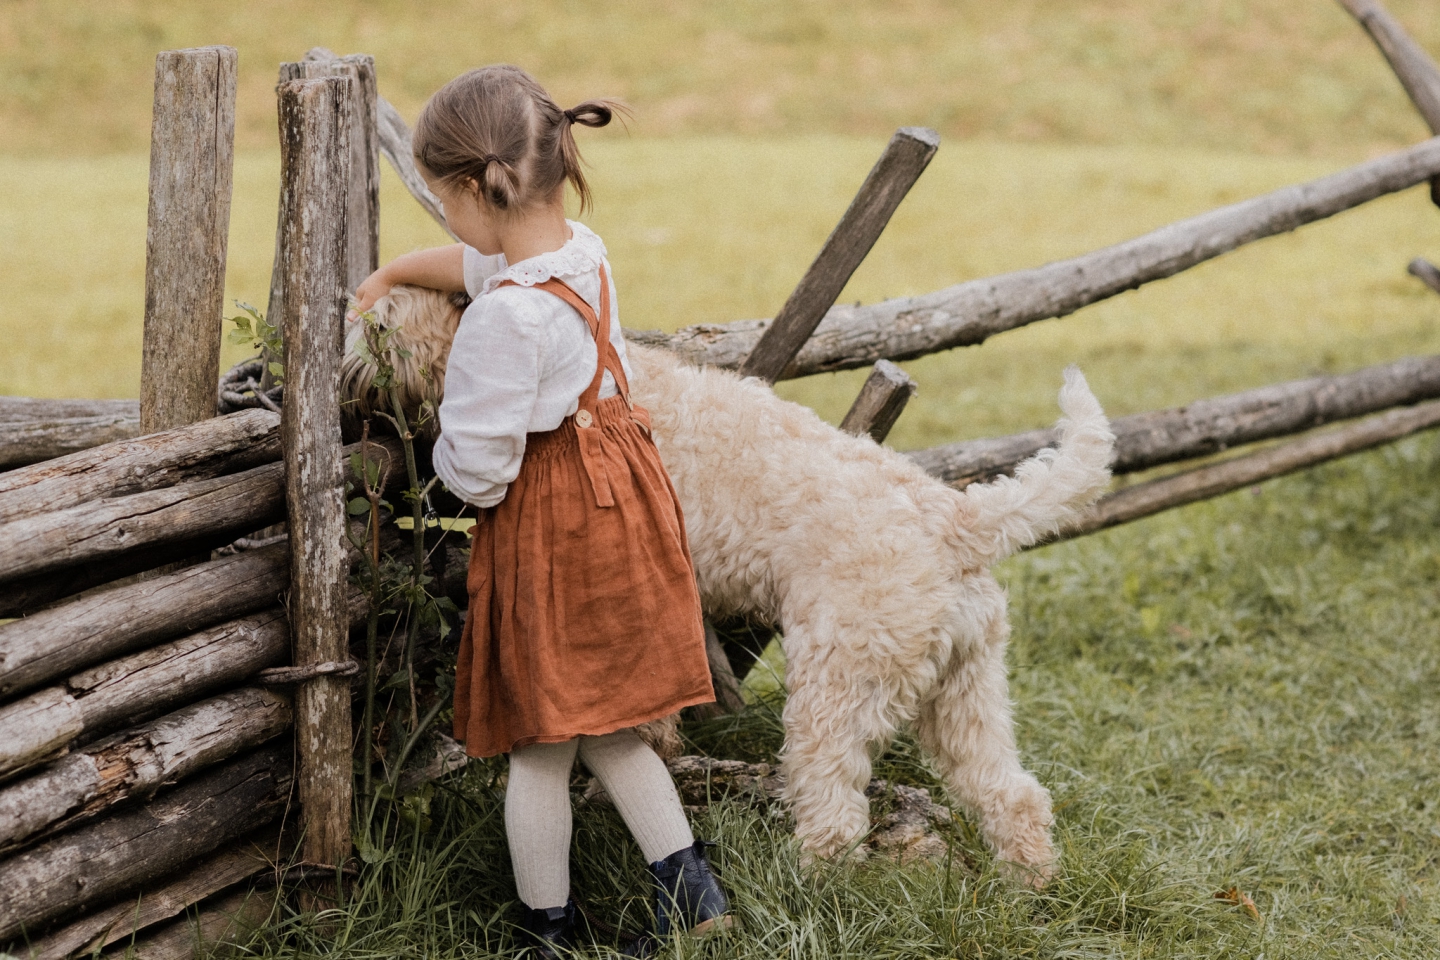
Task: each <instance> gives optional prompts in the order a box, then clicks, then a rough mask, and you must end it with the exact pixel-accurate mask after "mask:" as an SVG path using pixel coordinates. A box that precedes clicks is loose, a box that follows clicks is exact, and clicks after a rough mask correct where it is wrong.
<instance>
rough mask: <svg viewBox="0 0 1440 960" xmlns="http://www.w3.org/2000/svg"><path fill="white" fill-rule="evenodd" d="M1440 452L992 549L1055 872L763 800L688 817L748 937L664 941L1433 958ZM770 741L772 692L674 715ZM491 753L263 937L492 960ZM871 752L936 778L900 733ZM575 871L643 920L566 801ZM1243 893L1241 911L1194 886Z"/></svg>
mask: <svg viewBox="0 0 1440 960" xmlns="http://www.w3.org/2000/svg"><path fill="white" fill-rule="evenodd" d="M1437 490H1440V445H1437V441H1436V438H1434V437H1423V438H1417V439H1413V440H1410V441H1406V442H1405V443H1402V444H1400V445H1398V446H1395V447H1392V448H1389V449H1385V450H1382V451H1377V452H1373V453H1368V454H1365V455H1362V456H1359V457H1355V458H1352V459H1349V460H1346V461H1343V462H1340V463H1337V464H1332V465H1329V466H1326V467H1323V468H1320V469H1318V470H1314V471H1311V472H1309V473H1307V474H1304V475H1301V476H1296V477H1291V478H1287V479H1284V480H1280V481H1277V482H1274V483H1271V484H1268V485H1266V486H1264V487H1262V488H1258V489H1257V490H1254V491H1244V492H1241V493H1238V494H1233V495H1231V496H1228V497H1225V498H1222V499H1220V500H1217V501H1213V502H1210V503H1206V504H1203V505H1199V506H1196V507H1191V508H1189V509H1186V510H1184V511H1179V512H1176V513H1171V514H1166V515H1162V516H1160V517H1157V518H1154V519H1151V520H1149V521H1146V522H1144V523H1141V524H1135V525H1133V526H1129V527H1124V528H1120V529H1117V530H1114V531H1110V532H1107V533H1105V534H1102V535H1099V536H1095V537H1090V538H1087V539H1084V540H1080V541H1075V542H1071V543H1066V544H1061V545H1057V546H1053V547H1049V548H1045V549H1043V550H1040V551H1036V552H1034V553H1030V554H1026V555H1024V556H1022V557H1018V558H1015V559H1012V560H1010V561H1008V562H1006V563H1005V564H1004V565H1003V566H1002V567H1001V568H1000V571H999V574H1000V576H1001V578H1002V580H1004V581H1005V582H1006V583H1007V585H1008V586H1009V588H1010V591H1011V596H1012V619H1013V622H1014V628H1015V634H1014V641H1013V647H1012V651H1011V658H1012V663H1013V674H1014V681H1013V683H1014V685H1013V694H1014V697H1015V700H1016V701H1017V718H1018V736H1019V742H1020V744H1021V749H1022V753H1023V754H1024V757H1025V761H1026V763H1027V764H1028V765H1029V766H1030V767H1031V768H1032V769H1034V770H1035V771H1036V772H1037V774H1038V775H1039V776H1040V778H1041V779H1042V781H1043V782H1045V783H1046V784H1047V785H1048V786H1049V787H1050V789H1051V790H1052V791H1053V793H1054V797H1055V809H1056V816H1057V823H1056V829H1055V832H1056V838H1057V841H1058V846H1059V848H1060V850H1061V855H1062V863H1061V870H1060V875H1059V877H1058V878H1057V880H1056V881H1055V882H1054V883H1053V884H1052V885H1051V886H1050V887H1049V888H1047V889H1046V890H1044V891H1042V892H1039V893H1032V892H1029V891H1023V890H1019V889H1016V888H1015V887H1013V886H1010V885H1008V884H1006V883H1004V882H1002V881H1001V880H999V879H998V878H997V876H996V873H995V869H994V864H993V863H992V862H991V860H990V859H989V857H988V855H987V853H986V851H985V849H984V846H983V844H982V843H981V842H980V841H979V839H978V837H977V836H976V833H975V831H974V829H973V827H972V826H971V825H969V824H968V823H967V822H965V821H963V820H962V821H960V822H959V823H958V825H957V828H956V830H955V832H954V835H953V837H952V844H953V855H952V858H951V860H950V861H949V863H946V864H937V865H934V866H929V865H919V866H912V867H907V868H897V867H895V866H894V865H892V864H889V863H885V862H872V863H869V864H866V865H862V866H858V867H844V868H830V867H825V868H821V869H818V870H816V871H813V872H807V871H804V870H802V869H800V868H799V866H798V861H797V856H796V849H795V845H794V842H793V840H792V838H791V837H790V836H789V835H788V833H787V824H786V822H785V821H784V820H783V819H782V818H779V817H775V816H771V817H765V816H759V815H756V814H754V813H751V812H749V811H748V810H745V809H742V808H737V807H735V806H730V805H724V804H719V805H716V806H714V807H712V808H711V809H710V810H709V812H708V813H706V814H704V815H703V816H702V817H701V818H700V820H699V822H698V824H697V829H698V831H699V832H700V834H701V835H704V836H707V837H712V838H716V839H718V840H719V841H720V843H721V846H720V847H719V850H718V853H717V860H718V862H719V864H720V867H721V869H722V871H723V877H724V882H725V883H726V885H727V887H728V888H729V889H730V890H731V892H732V893H733V895H734V899H735V903H736V908H737V912H738V914H739V916H740V918H741V920H742V930H741V932H739V933H738V934H737V935H735V936H733V937H731V938H729V939H728V940H725V941H720V942H712V943H711V944H709V945H707V946H705V947H703V948H695V947H692V946H686V947H685V948H683V949H681V950H680V951H679V955H683V956H707V957H717V958H719V957H736V958H742V957H743V958H752V957H753V958H774V957H795V958H801V957H807V958H808V957H866V958H892V957H894V958H901V957H918V956H927V957H928V956H937V957H976V958H978V957H986V958H991V957H1127V958H1128V957H1134V958H1142V957H1167V958H1168V957H1196V958H1200V957H1206V958H1210V957H1260V956H1264V957H1276V958H1291V957H1293V958H1329V957H1333V958H1348V957H1360V956H1363V957H1397V958H1399V957H1413V958H1417V960H1420V958H1430V957H1434V956H1435V955H1436V953H1437V951H1440V900H1437V893H1440V891H1437V880H1440V875H1437V870H1440V824H1437V814H1440V803H1437V797H1440V754H1437V751H1436V749H1435V746H1436V737H1437V735H1440V702H1437V700H1436V699H1435V697H1434V690H1435V688H1436V684H1437V683H1440V648H1437V646H1436V645H1435V636H1436V632H1437V629H1440V611H1437V608H1436V606H1435V604H1434V602H1433V590H1434V583H1435V580H1436V577H1437V574H1440V548H1437V546H1436V545H1437V543H1440V493H1437V492H1436V491H1437ZM687 734H688V735H689V737H690V738H691V741H692V746H693V747H694V748H696V749H700V750H706V751H710V752H713V753H717V754H720V755H726V756H748V757H751V758H755V759H760V758H764V757H767V756H769V757H773V752H774V750H775V749H776V748H778V746H779V736H780V734H779V728H778V724H777V723H776V720H775V718H774V714H773V712H772V709H771V708H770V707H768V706H767V705H765V704H758V705H756V706H754V707H752V708H751V709H750V710H749V711H748V712H747V713H746V714H744V715H742V716H741V717H739V718H727V719H722V720H719V721H714V722H710V723H706V724H692V725H691V726H689V727H688V728H687ZM502 770H503V765H501V764H499V763H483V764H476V765H473V766H472V767H471V768H470V769H469V770H468V771H467V772H466V773H464V774H463V775H460V776H457V777H456V778H455V779H454V780H452V781H451V782H449V783H447V784H446V785H445V786H444V788H443V789H442V790H441V791H439V792H438V793H437V794H436V796H435V798H434V800H433V801H432V803H431V808H430V812H431V816H432V826H431V827H430V832H429V833H420V832H419V831H418V830H417V829H416V828H414V827H412V826H409V825H404V826H401V827H400V828H399V829H398V830H397V831H395V832H394V833H392V834H390V836H391V837H392V840H391V843H390V844H389V845H388V846H386V847H385V851H384V853H383V855H382V856H381V857H379V858H378V860H377V862H376V863H374V864H372V865H371V866H370V867H369V868H368V869H367V871H366V872H365V874H364V879H363V880H362V882H361V885H360V887H359V889H358V891H357V892H356V894H355V896H354V901H353V902H352V903H350V904H347V905H346V907H345V908H344V909H343V910H342V911H340V913H338V914H337V917H338V918H339V920H340V929H338V930H326V931H323V932H322V931H320V930H317V928H315V927H314V926H313V925H312V924H311V923H310V922H309V921H308V920H305V919H303V918H296V917H293V916H291V917H289V918H287V919H284V920H283V921H282V922H281V923H280V924H279V925H278V926H277V927H275V928H273V929H272V930H271V931H269V932H268V933H267V934H266V935H265V936H263V937H262V938H261V939H260V940H258V941H257V942H256V943H255V944H252V945H251V947H250V948H249V949H250V952H252V953H253V954H254V955H256V956H267V957H269V956H274V957H296V956H305V957H312V956H335V957H345V958H369V957H382V956H384V957H390V956H426V957H435V958H445V957H476V956H491V955H496V954H500V955H504V954H505V952H506V951H507V950H508V949H509V944H510V943H511V941H510V939H509V936H510V933H509V930H508V927H507V926H506V918H507V916H508V914H507V912H506V911H507V909H508V905H509V904H510V902H511V900H512V898H513V887H512V886H511V882H510V879H509V864H508V857H507V854H506V850H505V846H504V838H503V828H502V816H501V805H502V802H503V788H502V787H501V786H499V784H498V782H497V778H498V776H499V774H500V773H501V772H502ZM877 772H878V773H879V774H881V775H884V776H887V777H890V778H892V779H893V780H896V781H898V782H907V783H914V784H918V785H921V786H926V787H929V788H931V789H932V790H938V788H937V785H936V782H935V780H934V777H933V774H932V773H931V772H930V771H929V768H928V767H927V766H926V764H925V763H924V761H923V759H921V758H920V757H919V756H918V754H917V753H916V751H915V749H914V747H913V744H911V743H910V742H909V741H908V739H902V740H901V741H900V742H899V743H898V744H897V745H896V747H895V748H894V749H892V750H891V751H890V752H889V753H888V754H887V755H886V756H884V757H882V758H881V759H880V761H879V763H878V764H877ZM574 862H575V868H574V884H575V888H576V891H577V892H578V893H579V894H581V895H582V896H584V897H585V898H586V899H587V900H588V901H589V902H590V903H591V905H592V907H593V908H594V909H595V911H596V912H597V913H598V914H599V915H600V916H601V917H602V918H605V919H608V920H611V921H617V920H619V921H623V922H626V923H630V924H634V923H635V922H637V920H638V917H639V915H640V913H641V912H642V911H643V909H644V901H643V896H644V890H645V887H644V882H643V872H642V870H643V865H642V864H641V862H640V857H639V854H638V852H637V851H636V849H635V848H634V845H633V844H632V843H630V842H629V841H628V839H627V836H626V834H625V830H624V827H623V825H622V824H621V823H620V822H619V819H618V817H616V816H615V815H614V813H613V811H609V810H605V809H594V808H587V807H583V806H582V807H581V808H580V809H579V811H578V814H577V825H576V842H575V861H574ZM1230 887H1239V888H1240V889H1241V890H1243V891H1244V892H1246V893H1247V894H1249V895H1250V896H1252V897H1253V898H1254V901H1255V903H1256V905H1257V907H1258V910H1259V912H1260V914H1261V917H1262V919H1261V921H1260V922H1258V923H1257V922H1255V921H1254V920H1252V919H1250V918H1249V917H1248V916H1246V915H1245V914H1244V913H1243V912H1242V911H1241V910H1240V909H1238V908H1236V907H1235V906H1233V905H1230V904H1228V903H1226V902H1224V901H1222V900H1217V899H1216V898H1215V897H1214V894H1215V893H1217V892H1219V891H1222V890H1226V889H1228V888H1230Z"/></svg>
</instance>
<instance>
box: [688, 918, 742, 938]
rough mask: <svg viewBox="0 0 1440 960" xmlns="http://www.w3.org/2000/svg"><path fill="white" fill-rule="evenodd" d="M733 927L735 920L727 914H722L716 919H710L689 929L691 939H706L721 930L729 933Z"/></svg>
mask: <svg viewBox="0 0 1440 960" xmlns="http://www.w3.org/2000/svg"><path fill="white" fill-rule="evenodd" d="M734 927H735V918H734V917H732V916H731V915H730V914H728V913H722V914H720V916H718V917H711V918H710V919H709V920H705V921H702V922H700V923H697V924H695V926H693V927H691V928H690V936H692V937H701V938H703V937H708V936H711V935H712V934H716V933H719V932H720V931H722V930H725V931H729V930H731V929H733V928H734Z"/></svg>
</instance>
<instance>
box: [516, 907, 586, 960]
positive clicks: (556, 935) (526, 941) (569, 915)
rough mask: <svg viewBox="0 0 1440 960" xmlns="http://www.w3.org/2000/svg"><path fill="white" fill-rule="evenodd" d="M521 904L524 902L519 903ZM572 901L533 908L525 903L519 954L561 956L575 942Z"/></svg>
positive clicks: (555, 959)
mask: <svg viewBox="0 0 1440 960" xmlns="http://www.w3.org/2000/svg"><path fill="white" fill-rule="evenodd" d="M522 906H524V905H523V904H522ZM575 914H576V909H575V901H574V900H573V899H570V900H566V901H565V906H563V907H547V908H545V909H543V910H533V909H531V908H529V907H525V914H524V916H523V917H522V918H521V921H520V929H521V937H520V944H521V947H522V950H521V953H520V955H521V956H522V957H527V958H539V960H561V958H562V957H565V956H568V955H569V953H570V950H571V949H573V948H574V946H575Z"/></svg>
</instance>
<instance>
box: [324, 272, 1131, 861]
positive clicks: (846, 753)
mask: <svg viewBox="0 0 1440 960" xmlns="http://www.w3.org/2000/svg"><path fill="white" fill-rule="evenodd" d="M377 314H378V317H379V320H380V322H381V323H382V324H383V325H384V326H387V327H398V326H403V327H404V328H405V329H404V332H403V333H400V334H396V335H395V339H394V340H393V341H392V343H394V344H396V345H400V344H401V343H403V344H404V345H405V347H406V348H407V349H409V350H411V351H412V352H414V354H415V355H416V357H420V356H425V357H428V358H430V359H429V360H428V363H429V365H430V366H429V369H430V370H431V372H432V380H433V384H434V390H435V395H436V396H438V395H439V390H441V389H443V382H442V380H441V377H440V376H439V375H436V374H435V372H436V371H437V370H438V369H439V361H440V360H441V359H443V356H444V354H445V351H446V349H447V348H448V345H449V337H450V335H451V334H453V332H454V329H455V325H456V323H457V322H458V310H457V308H456V307H455V306H454V304H453V303H451V302H450V300H449V299H448V298H445V297H443V296H442V295H439V294H433V293H428V292H427V293H417V292H415V291H413V290H412V291H405V292H403V293H402V292H399V291H397V292H396V293H395V294H392V295H391V297H390V298H389V301H388V302H385V301H382V302H381V304H379V305H377ZM357 326H358V325H357ZM354 337H355V334H354V333H353V332H352V340H353V339H354ZM629 352H630V360H631V364H632V366H633V367H634V371H635V376H634V383H633V384H632V392H633V396H634V399H635V401H636V402H637V403H639V404H641V405H643V406H645V407H646V408H648V409H649V411H650V416H651V421H652V423H653V428H654V437H655V443H656V445H657V446H658V448H659V450H660V454H661V457H662V458H663V460H664V462H665V466H666V469H668V470H669V472H670V476H671V478H672V479H673V481H674V483H675V488H676V490H677V491H678V493H679V496H680V502H681V506H682V507H683V509H684V511H685V523H686V528H687V532H688V533H689V537H690V547H691V550H692V552H693V554H694V559H695V568H696V572H697V575H698V578H699V584H700V594H701V598H702V600H703V602H704V606H705V609H706V611H707V612H709V613H711V614H715V615H744V616H748V617H751V618H754V619H758V620H762V621H765V622H771V623H778V624H780V625H781V627H782V630H783V634H784V650H785V682H786V686H787V688H788V697H787V699H786V702H785V710H784V722H785V735H786V743H785V753H784V757H783V758H782V759H783V766H784V770H785V774H786V792H787V797H788V800H789V802H790V805H791V808H792V811H793V813H794V816H795V824H796V832H797V834H798V835H799V837H800V838H801V842H802V847H803V849H804V850H805V851H806V852H807V853H808V854H810V855H814V856H822V857H829V856H833V855H836V854H841V853H844V852H846V851H847V850H851V849H853V848H854V847H855V845H856V844H857V842H858V841H859V840H860V839H862V838H863V837H864V835H865V834H866V832H867V831H868V830H869V828H870V818H869V804H868V801H867V800H866V798H865V794H864V789H865V786H866V785H867V784H868V782H869V780H870V767H871V757H872V756H873V755H875V753H876V752H877V751H880V750H882V749H884V747H885V746H886V744H888V743H889V741H890V739H891V738H892V737H893V736H894V734H895V732H896V730H897V729H899V728H900V727H902V726H904V725H909V726H911V727H912V728H913V729H914V731H915V733H916V735H917V736H918V738H919V741H920V743H921V745H922V746H923V747H924V748H925V750H926V751H928V753H929V754H930V756H931V757H932V758H933V760H934V762H935V764H936V767H937V768H938V769H939V771H940V772H941V774H942V775H943V776H944V778H945V783H946V786H947V787H948V789H949V792H950V794H951V796H952V797H953V798H954V799H955V800H956V801H958V802H959V803H960V804H961V805H962V806H963V807H964V808H965V809H966V810H967V811H968V812H969V813H970V814H971V815H972V816H973V817H974V818H975V819H976V821H978V823H979V826H980V829H981V832H982V833H983V835H984V837H985V839H986V841H987V842H988V843H989V845H990V847H991V848H992V849H993V850H994V852H995V856H996V857H997V858H998V859H999V860H1001V861H1002V862H1004V863H1006V864H1008V865H1013V867H1014V868H1018V869H1017V872H1018V873H1019V874H1020V875H1021V876H1022V877H1025V878H1027V879H1029V880H1031V881H1032V882H1037V883H1039V882H1043V881H1044V879H1045V878H1047V877H1048V876H1049V875H1050V872H1051V871H1052V869H1053V862H1054V851H1053V848H1052V846H1051V842H1050V824H1051V811H1050V794H1049V792H1048V791H1046V790H1045V788H1044V787H1042V786H1041V785H1040V784H1039V782H1038V781H1037V780H1036V779H1035V777H1034V776H1033V775H1032V774H1031V773H1029V772H1028V771H1027V770H1026V769H1025V768H1024V767H1023V766H1021V764H1020V759H1019V756H1018V754H1017V751H1016V747H1015V739H1014V735H1013V732H1012V723H1011V715H1010V702H1009V699H1008V696H1007V681H1006V669H1005V645H1006V640H1007V637H1008V634H1009V626H1008V623H1007V620H1006V604H1005V592H1004V590H1003V589H1002V588H1001V587H1000V585H999V584H998V583H996V581H995V580H994V579H993V578H992V577H991V576H990V574H989V572H988V567H989V566H990V565H991V564H993V563H995V562H996V561H998V560H1000V559H1003V558H1004V557H1006V556H1008V555H1010V554H1011V553H1013V552H1014V551H1015V550H1017V549H1019V548H1021V547H1023V546H1026V545H1028V544H1031V543H1034V542H1035V541H1036V539H1037V538H1038V537H1040V536H1042V535H1044V534H1045V533H1046V532H1048V531H1051V530H1054V529H1055V527H1056V526H1057V525H1058V524H1059V523H1061V522H1062V521H1064V520H1065V519H1067V518H1068V517H1070V516H1073V515H1074V513H1075V512H1076V511H1077V510H1078V509H1080V508H1082V507H1084V506H1085V505H1087V504H1089V503H1090V502H1091V501H1093V500H1094V499H1095V498H1096V497H1097V496H1098V495H1099V494H1100V492H1101V491H1102V490H1103V489H1104V487H1105V485H1106V483H1107V481H1108V479H1109V470H1108V468H1107V465H1108V463H1109V461H1110V456H1111V448H1112V445H1113V442H1114V438H1113V436H1112V434H1111V433H1110V430H1109V424H1108V421H1107V420H1106V418H1105V415H1104V413H1103V412H1102V411H1101V409H1100V405H1099V403H1098V402H1097V401H1096V399H1095V397H1094V395H1093V394H1091V392H1090V390H1089V388H1088V387H1087V386H1086V384H1085V379H1084V377H1082V376H1081V374H1080V372H1079V371H1078V370H1076V369H1074V368H1071V369H1070V370H1067V371H1066V373H1065V385H1064V387H1063V389H1062V390H1061V391H1060V407H1061V409H1062V411H1063V412H1064V414H1065V418H1064V419H1062V420H1061V422H1060V425H1061V442H1060V445H1059V448H1058V449H1056V450H1047V451H1044V452H1043V453H1041V454H1040V455H1039V456H1037V457H1035V458H1033V459H1031V460H1028V461H1026V462H1025V463H1024V464H1022V465H1021V466H1020V467H1019V469H1018V470H1017V471H1016V474H1015V476H1014V477H1013V478H1010V477H1007V478H1002V479H999V480H996V481H994V482H992V483H987V484H972V485H971V486H969V487H967V488H966V489H965V490H963V491H957V490H954V489H952V488H950V487H948V486H946V485H945V484H943V483H941V482H940V481H938V480H936V479H935V478H933V477H931V476H929V475H927V474H926V473H925V472H924V471H923V470H921V469H920V468H919V467H918V466H916V465H915V463H914V462H913V461H911V460H910V459H909V458H908V457H905V456H903V455H901V454H898V453H896V452H894V451H892V450H888V449H885V448H883V447H881V446H879V445H877V444H875V443H874V442H872V441H871V440H870V439H868V438H860V437H852V436H849V435H847V434H844V433H841V432H840V431H839V430H837V429H835V428H834V427H831V426H829V425H828V424H826V423H824V422H823V421H822V420H821V419H820V418H819V417H818V416H816V415H815V413H814V412H812V411H811V410H809V409H808V408H806V407H802V406H800V405H798V404H794V403H789V402H786V401H784V400H781V399H779V398H778V397H776V396H775V394H774V393H773V392H772V391H771V390H770V389H769V388H768V387H766V386H764V385H762V384H760V383H758V382H756V381H753V380H742V379H740V378H739V377H737V376H735V375H734V374H732V373H729V372H726V371H721V370H711V369H698V368H696V367H693V366H691V365H689V364H687V363H685V362H683V361H681V360H679V359H678V358H676V357H675V356H673V355H671V354H669V353H666V352H664V351H660V350H655V349H647V348H644V347H640V346H636V345H631V346H630V347H629ZM346 363H347V372H346V375H345V377H346V383H347V385H348V387H347V389H348V390H349V393H348V395H349V396H353V397H359V396H361V395H362V394H363V392H364V389H363V388H364V384H365V380H366V378H365V375H364V370H363V368H364V367H365V364H364V361H363V360H361V359H360V358H358V357H355V356H353V354H352V355H350V356H348V357H347V361H346Z"/></svg>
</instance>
